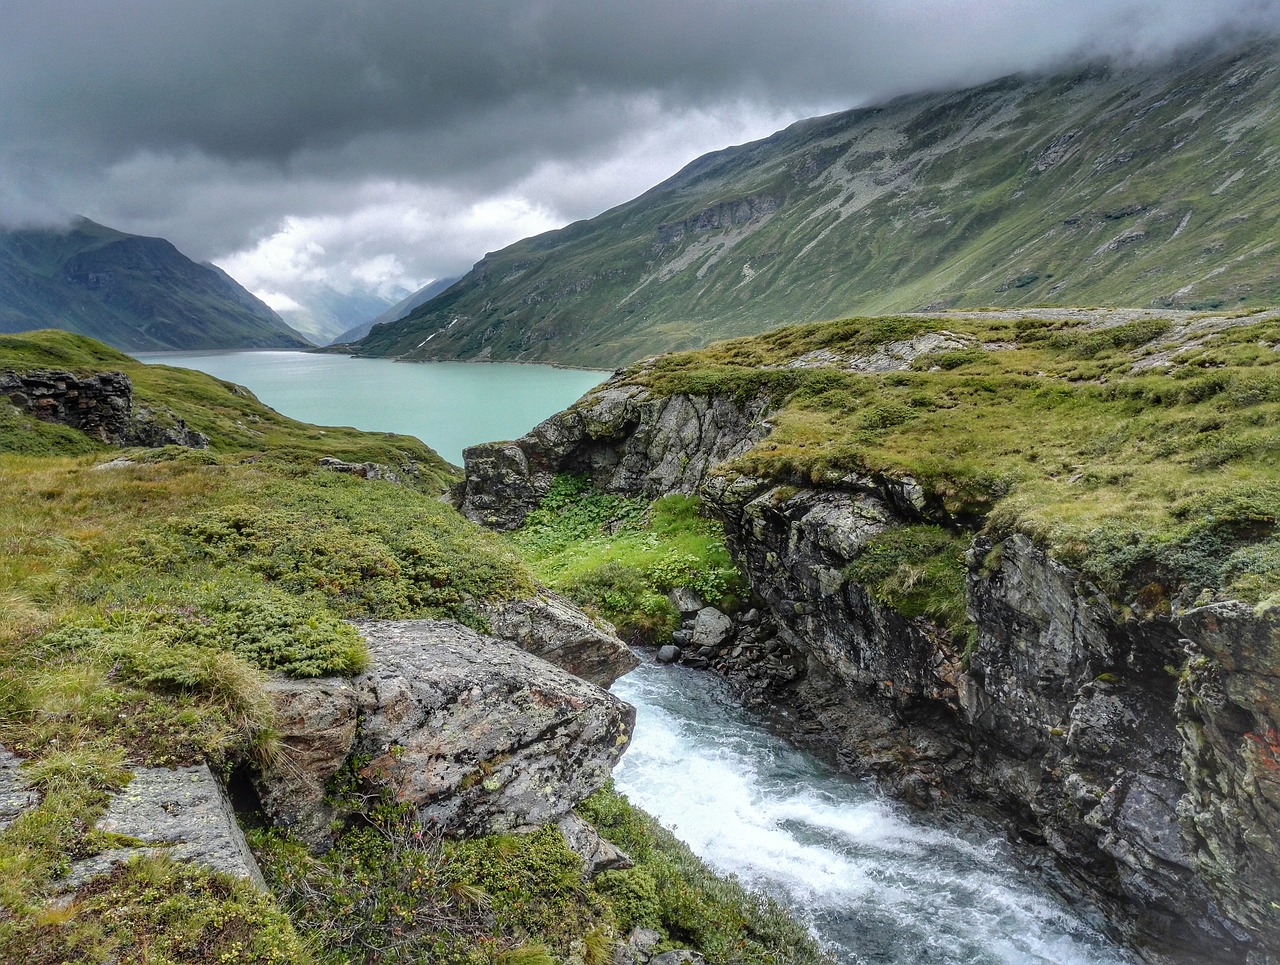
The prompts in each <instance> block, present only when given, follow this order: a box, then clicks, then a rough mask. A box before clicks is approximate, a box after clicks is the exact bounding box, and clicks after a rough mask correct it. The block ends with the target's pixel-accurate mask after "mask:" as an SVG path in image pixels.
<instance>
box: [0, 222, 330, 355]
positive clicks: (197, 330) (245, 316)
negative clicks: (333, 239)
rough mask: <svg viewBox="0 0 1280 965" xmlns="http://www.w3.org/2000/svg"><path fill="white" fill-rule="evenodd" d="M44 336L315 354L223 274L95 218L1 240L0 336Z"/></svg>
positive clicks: (121, 344)
mask: <svg viewBox="0 0 1280 965" xmlns="http://www.w3.org/2000/svg"><path fill="white" fill-rule="evenodd" d="M41 328H59V329H64V330H66V331H70V332H77V333H79V334H81V335H89V336H91V337H93V338H96V339H99V340H101V341H103V342H106V343H107V344H108V345H112V346H114V347H116V348H119V349H124V350H126V351H165V350H171V349H221V348H303V347H307V346H309V345H310V342H308V341H307V339H305V338H304V337H303V336H301V335H299V334H298V333H297V332H296V331H294V330H293V329H292V328H290V327H289V326H288V325H286V324H285V323H284V322H283V321H282V320H281V318H280V316H279V315H277V314H276V313H275V312H274V311H272V310H271V309H270V308H269V307H267V305H266V304H264V303H263V302H262V301H261V300H259V299H258V298H256V297H255V296H254V295H252V294H250V293H249V292H248V291H246V290H245V289H244V288H243V287H242V286H241V285H240V284H239V283H238V282H236V281H235V279H233V278H232V277H231V276H230V275H228V274H227V273H226V272H225V271H223V270H222V269H220V268H217V267H216V266H214V265H200V264H197V263H196V262H194V261H192V260H191V259H189V258H187V257H186V256H185V255H183V254H182V253H181V252H180V251H178V249H177V248H175V247H174V246H173V245H172V244H170V243H169V242H168V241H165V240H164V239H163V238H147V237H143V236H141V235H131V234H126V233H125V232H122V231H116V230H115V229H113V228H108V227H105V226H103V225H100V224H95V223H94V222H92V221H89V220H88V219H86V218H80V219H77V220H76V221H74V222H72V223H71V224H70V225H68V226H66V227H65V228H25V229H18V230H13V231H5V232H2V233H0V332H22V331H28V330H32V329H41Z"/></svg>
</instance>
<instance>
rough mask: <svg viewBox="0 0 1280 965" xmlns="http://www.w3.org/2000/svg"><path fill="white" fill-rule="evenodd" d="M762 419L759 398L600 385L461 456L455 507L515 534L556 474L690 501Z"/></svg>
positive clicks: (753, 437)
mask: <svg viewBox="0 0 1280 965" xmlns="http://www.w3.org/2000/svg"><path fill="white" fill-rule="evenodd" d="M769 410H770V400H769V399H768V398H767V397H765V396H758V397H756V398H753V399H749V400H746V401H740V400H737V399H734V398H732V397H730V396H715V397H712V398H703V397H700V396H683V395H677V396H666V397H662V398H655V397H653V396H652V395H651V394H650V393H649V391H648V390H647V389H643V388H640V387H637V386H629V385H619V384H617V383H615V382H612V381H611V382H606V383H605V385H604V386H602V387H601V388H599V389H596V390H595V391H594V392H591V393H589V394H588V395H587V396H585V397H584V398H583V399H582V401H580V402H579V403H578V404H577V405H575V406H574V407H573V408H571V409H568V410H566V411H565V412H561V413H559V414H557V415H554V416H552V417H551V418H550V419H547V420H546V421H545V422H543V423H542V424H541V425H539V426H537V427H536V428H535V429H533V430H532V431H531V432H530V433H529V434H528V435H526V436H524V437H523V438H521V439H518V440H516V441H515V442H502V443H487V444H484V445H480V446H472V447H470V448H469V449H467V450H466V451H465V453H464V458H465V460H466V479H465V481H464V482H463V483H462V484H461V485H460V487H459V490H458V492H457V494H456V498H457V502H458V506H459V509H460V510H461V512H462V513H463V515H465V516H467V517H468V518H470V519H472V520H474V521H476V522H479V523H482V524H484V525H486V526H490V527H492V528H495V529H514V528H516V527H517V526H519V525H520V524H521V522H523V521H524V518H525V516H527V515H528V514H529V513H530V512H532V511H533V510H534V509H535V508H537V505H538V503H539V501H540V500H541V499H542V497H543V496H545V495H546V494H547V491H548V490H549V489H550V487H551V482H552V480H553V479H554V478H555V476H556V474H558V473H581V474H584V475H587V476H589V477H590V478H591V480H592V482H593V483H594V484H595V485H596V486H597V487H598V488H600V489H602V490H605V491H606V492H620V493H630V494H638V495H644V496H655V497H656V496H660V495H664V494H666V493H673V492H684V493H692V492H694V491H696V490H697V488H698V486H700V485H701V484H702V481H703V480H704V479H705V478H706V475H707V472H708V471H709V470H710V469H711V468H712V467H713V466H715V465H717V464H718V463H721V462H724V461H725V460H727V459H732V458H733V457H734V456H737V455H739V454H741V453H743V452H745V451H746V450H747V449H749V448H750V447H751V446H752V445H754V444H755V443H756V442H758V441H759V440H761V439H763V438H764V437H765V435H767V434H768V432H769V428H770V427H769V424H768V422H767V421H766V419H767V416H768V413H769Z"/></svg>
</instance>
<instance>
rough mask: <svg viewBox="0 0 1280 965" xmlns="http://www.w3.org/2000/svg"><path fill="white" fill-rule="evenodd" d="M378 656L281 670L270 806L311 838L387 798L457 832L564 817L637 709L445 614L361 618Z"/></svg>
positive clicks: (627, 731) (265, 788)
mask: <svg viewBox="0 0 1280 965" xmlns="http://www.w3.org/2000/svg"><path fill="white" fill-rule="evenodd" d="M359 626H360V630H361V633H362V635H363V636H364V637H365V639H366V641H367V643H368V647H369V653H370V658H371V667H370V669H369V670H368V671H367V672H365V673H363V674H361V675H359V676H357V677H354V678H351V679H344V678H324V679H320V680H317V681H308V682H298V681H284V680H280V681H276V682H274V683H273V684H272V685H271V694H272V697H273V698H274V700H275V702H276V707H277V711H278V718H279V722H280V723H279V726H280V740H281V749H280V753H279V755H278V759H277V760H276V761H275V762H274V763H273V764H271V765H269V766H267V767H265V768H264V769H263V770H262V772H261V773H260V774H259V775H258V777H257V783H258V789H259V794H260V796H261V798H262V803H263V806H264V808H265V809H266V811H267V813H268V814H269V815H270V817H271V818H272V819H273V820H274V821H276V822H277V823H280V824H283V825H286V826H289V827H290V828H291V829H292V830H293V831H294V833H296V834H297V835H298V836H299V837H300V838H302V839H303V840H305V841H307V842H308V843H309V844H311V845H313V846H317V847H322V846H324V845H325V844H326V843H327V842H328V841H329V840H330V839H331V835H332V833H333V831H334V830H335V828H336V827H337V826H339V825H340V824H341V822H342V821H343V820H344V819H345V818H346V817H348V816H350V815H351V814H353V813H355V812H356V811H358V810H359V809H360V808H361V807H362V806H368V805H369V804H370V803H374V802H377V801H382V800H389V801H394V802H396V803H400V804H408V805H410V806H411V807H412V808H414V809H415V810H416V812H417V814H418V816H419V817H420V818H421V819H423V820H424V821H427V822H433V823H435V824H436V825H438V826H440V827H442V828H444V829H446V830H448V831H450V832H455V833H468V834H469V833H481V832H490V831H513V830H527V829H530V828H534V827H539V826H541V825H543V824H546V823H549V822H555V821H557V820H559V819H560V818H562V817H563V816H564V815H566V814H567V813H568V812H569V811H570V809H571V808H572V807H573V806H574V805H575V804H577V803H578V802H579V801H581V800H582V799H583V798H585V797H587V796H588V795H589V794H591V793H592V792H593V791H595V790H596V789H597V788H599V787H601V786H602V785H603V784H604V783H605V781H607V780H608V777H609V774H610V772H611V769H612V767H613V765H614V763H615V762H616V761H617V760H618V758H619V756H620V755H621V754H622V752H623V751H624V750H625V749H626V746H627V744H628V742H629V740H630V736H631V728H632V726H633V724H634V721H635V710H634V708H632V707H631V706H630V705H628V704H626V703H624V702H622V701H621V700H619V699H617V698H616V697H613V696H612V695H611V694H609V693H608V692H606V691H604V690H601V689H600V688H599V687H596V686H595V685H593V684H590V683H588V682H586V681H584V680H582V679H580V678H578V677H575V676H573V675H572V674H570V673H568V672H566V671H564V670H561V669H559V668H557V667H554V666H552V665H551V664H549V663H547V662H546V661H544V660H541V659H539V658H538V657H535V656H533V655H532V654H529V653H526V652H525V651H523V650H521V649H520V648H518V647H516V646H514V645H513V644H511V643H508V642H506V641H502V640H497V639H495V638H493V637H487V636H483V635H481V634H478V633H476V632H474V631H472V630H469V629H467V628H466V627H463V626H461V625H460V624H456V623H451V622H448V621H439V620H409V621H400V622H366V623H362V624H360V625H359Z"/></svg>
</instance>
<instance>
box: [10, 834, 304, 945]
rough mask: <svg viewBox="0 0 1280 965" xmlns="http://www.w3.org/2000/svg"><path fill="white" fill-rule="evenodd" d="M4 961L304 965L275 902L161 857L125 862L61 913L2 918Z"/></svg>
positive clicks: (294, 937)
mask: <svg viewBox="0 0 1280 965" xmlns="http://www.w3.org/2000/svg"><path fill="white" fill-rule="evenodd" d="M0 954H3V956H4V960H5V961H8V962H19V961H20V962H25V963H27V965H67V963H71V962H76V963H80V962H84V963H89V962H113V963H118V965H224V963H227V962H240V963H244V965H307V963H310V962H311V961H312V956H311V953H310V952H309V950H308V948H307V946H306V944H305V943H304V942H303V941H301V939H300V938H299V936H298V934H297V932H296V931H295V930H294V927H293V924H292V923H291V922H290V920H289V918H288V917H287V916H286V915H285V914H284V913H283V912H282V911H281V910H280V908H279V907H278V905H277V904H276V901H275V899H274V898H272V897H271V896H270V895H267V894H265V893H263V892H262V891H261V890H259V889H258V888H257V887H256V886H255V885H253V884H251V883H250V882H247V881H242V880H239V879H237V878H233V877H231V876H229V875H223V874H216V873H214V872H211V871H207V870H204V869H201V868H199V867H197V866H195V865H191V864H185V863H178V862H175V861H172V860H170V859H168V858H163V857H146V858H141V859H137V860H134V861H131V862H129V863H128V864H126V865H123V866H121V867H119V868H117V869H116V870H115V871H113V872H111V873H110V874H108V875H106V876H103V877H99V878H95V879H94V880H92V881H91V882H89V883H88V884H86V885H84V886H82V887H81V888H80V889H79V890H77V891H76V892H75V894H74V896H73V898H72V901H71V903H70V904H68V905H66V906H65V907H64V908H63V909H61V910H46V911H44V912H42V913H40V914H34V915H29V916H24V917H20V918H11V919H7V920H0Z"/></svg>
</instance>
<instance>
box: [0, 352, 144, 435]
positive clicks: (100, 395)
mask: <svg viewBox="0 0 1280 965" xmlns="http://www.w3.org/2000/svg"><path fill="white" fill-rule="evenodd" d="M0 395H3V396H8V399H9V402H11V403H12V404H13V405H14V406H16V407H17V408H18V409H20V410H21V411H23V412H26V413H27V414H28V415H33V416H35V417H36V418H37V419H40V420H42V421H44V422H57V423H61V424H62V425H67V426H71V427H72V428H73V429H79V430H80V431H81V432H84V433H85V434H86V435H90V436H93V437H94V438H95V439H98V440H99V441H101V442H106V443H109V444H112V445H119V444H122V443H123V440H124V438H125V436H126V435H127V434H128V431H129V421H130V418H129V417H130V412H131V408H132V405H133V383H132V382H130V381H129V377H128V376H127V375H125V374H124V373H123V372H98V373H95V374H94V375H89V376H85V377H83V378H81V377H80V376H77V375H75V374H73V373H71V372H64V371H60V370H52V369H50V370H37V371H31V372H22V373H18V372H13V371H5V372H0Z"/></svg>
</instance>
